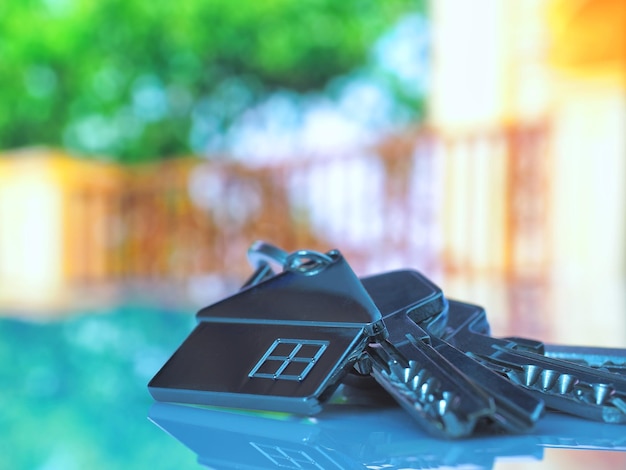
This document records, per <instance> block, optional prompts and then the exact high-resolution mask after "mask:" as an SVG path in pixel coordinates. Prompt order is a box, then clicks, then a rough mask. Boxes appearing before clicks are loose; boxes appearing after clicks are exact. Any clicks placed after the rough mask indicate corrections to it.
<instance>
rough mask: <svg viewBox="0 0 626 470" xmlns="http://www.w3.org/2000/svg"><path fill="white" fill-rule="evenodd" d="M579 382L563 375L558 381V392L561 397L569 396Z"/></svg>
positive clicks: (567, 375)
mask: <svg viewBox="0 0 626 470" xmlns="http://www.w3.org/2000/svg"><path fill="white" fill-rule="evenodd" d="M577 382H578V381H577V380H576V379H575V378H574V377H572V376H571V375H569V374H563V375H561V376H560V377H559V379H558V381H557V386H558V391H559V393H560V394H561V395H567V394H568V393H570V392H571V391H572V390H573V389H574V385H576V383H577Z"/></svg>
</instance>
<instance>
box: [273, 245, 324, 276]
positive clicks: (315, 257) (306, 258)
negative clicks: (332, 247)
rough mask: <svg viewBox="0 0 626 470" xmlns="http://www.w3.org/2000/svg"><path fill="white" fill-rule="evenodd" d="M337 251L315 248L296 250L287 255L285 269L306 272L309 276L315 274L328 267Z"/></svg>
mask: <svg viewBox="0 0 626 470" xmlns="http://www.w3.org/2000/svg"><path fill="white" fill-rule="evenodd" d="M334 253H335V252H333V251H331V252H330V253H329V254H324V253H320V252H319V251H313V250H298V251H294V252H293V253H291V254H290V255H288V256H287V259H286V260H285V264H284V269H285V271H291V272H295V273H300V274H305V275H307V276H313V275H314V274H317V273H319V272H320V271H322V270H323V269H325V268H326V266H328V265H329V264H331V263H332V262H333V258H332V255H333V254H334Z"/></svg>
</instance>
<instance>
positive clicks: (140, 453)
mask: <svg viewBox="0 0 626 470" xmlns="http://www.w3.org/2000/svg"><path fill="white" fill-rule="evenodd" d="M193 325H194V318H193V316H192V315H188V314H184V315H181V314H180V313H178V312H175V311H169V310H167V309H163V308H155V307H154V306H152V307H145V306H137V305H130V304H129V305H124V306H121V307H115V308H110V309H108V310H107V309H103V310H101V311H92V312H84V313H82V314H78V315H72V316H68V317H64V318H55V319H51V320H47V321H41V320H37V321H33V320H25V319H23V318H22V319H19V318H15V317H8V316H5V317H3V318H2V319H0V403H1V405H0V425H1V426H0V451H1V453H0V469H5V468H6V469H46V470H48V469H83V468H90V469H115V468H124V469H126V468H133V469H134V468H150V469H171V468H176V469H181V470H182V469H198V468H200V469H201V468H215V469H235V468H239V469H357V468H358V469H420V468H428V469H434V468H444V469H450V468H464V469H470V468H471V469H478V468H495V469H525V468H531V469H535V468H536V469H553V468H554V469H556V468H570V469H583V468H585V469H587V468H591V467H592V468H594V470H601V469H605V468H606V469H609V468H611V469H616V468H626V452H625V451H626V426H625V425H608V424H603V423H597V422H590V421H584V420H581V419H577V418H574V417H570V416H566V415H561V414H556V413H548V414H547V415H546V416H545V417H544V418H543V419H542V420H541V421H540V422H539V423H538V425H537V427H536V429H535V430H534V431H533V432H532V433H529V434H525V435H520V436H491V437H478V438H473V439H466V440H458V441H446V440H439V439H434V438H431V437H429V436H428V435H426V434H425V433H424V432H423V431H421V429H420V428H418V427H417V426H416V424H415V423H413V422H412V421H411V419H410V418H409V417H408V415H407V414H406V413H404V412H403V411H402V410H401V409H400V408H398V407H396V406H394V405H389V404H378V405H372V406H360V407H358V406H348V405H332V406H328V407H326V408H325V409H324V411H322V413H320V414H318V415H316V416H313V417H303V416H294V415H288V414H281V413H260V412H249V411H243V410H228V409H219V408H209V407H193V406H184V405H176V404H167V403H155V402H154V401H153V400H152V398H151V397H150V395H149V393H148V391H147V388H146V384H147V382H148V381H149V379H150V378H151V377H152V375H153V374H154V373H155V372H156V371H157V370H158V368H159V367H160V366H161V365H162V364H163V363H164V361H165V360H166V359H167V358H168V357H169V355H170V354H171V353H172V352H173V351H174V349H175V348H176V347H177V346H178V345H179V344H180V342H182V340H183V339H184V338H185V337H186V335H187V334H188V333H189V332H190V331H191V329H192V328H193Z"/></svg>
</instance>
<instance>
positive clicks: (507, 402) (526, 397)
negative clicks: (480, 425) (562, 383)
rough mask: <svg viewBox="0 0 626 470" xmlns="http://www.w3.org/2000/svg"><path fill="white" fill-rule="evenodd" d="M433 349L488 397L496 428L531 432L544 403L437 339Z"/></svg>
mask: <svg viewBox="0 0 626 470" xmlns="http://www.w3.org/2000/svg"><path fill="white" fill-rule="evenodd" d="M431 342H432V344H433V346H434V347H435V349H436V350H437V351H438V352H439V353H440V354H441V355H442V356H444V357H445V358H446V359H448V361H450V362H451V363H453V364H454V365H455V366H456V367H458V368H459V369H460V370H462V371H463V372H464V373H465V374H466V375H467V376H468V377H469V378H470V379H471V380H473V381H474V383H476V384H478V385H479V386H480V387H481V388H482V389H483V390H484V391H486V392H488V393H490V394H491V396H492V398H493V400H494V405H495V413H494V420H495V422H496V423H497V425H498V426H499V427H500V428H501V429H504V430H505V431H507V432H511V433H525V432H528V431H530V430H532V429H533V427H534V426H535V424H536V422H537V421H538V420H539V418H541V416H542V415H543V412H544V402H543V400H542V399H540V398H537V397H535V396H533V395H531V394H530V393H528V392H526V391H524V390H523V389H521V388H519V387H517V386H516V385H515V384H513V383H512V382H510V381H509V380H507V379H505V378H504V377H502V376H501V375H499V374H497V373H496V372H494V371H493V370H491V369H490V368H489V367H486V366H484V365H482V364H481V363H479V362H478V361H475V360H473V359H472V358H470V357H469V356H467V355H466V354H465V353H463V351H461V350H459V349H457V348H455V347H454V346H452V345H450V344H449V343H447V342H446V341H443V340H442V339H440V338H437V337H433V338H432V339H431Z"/></svg>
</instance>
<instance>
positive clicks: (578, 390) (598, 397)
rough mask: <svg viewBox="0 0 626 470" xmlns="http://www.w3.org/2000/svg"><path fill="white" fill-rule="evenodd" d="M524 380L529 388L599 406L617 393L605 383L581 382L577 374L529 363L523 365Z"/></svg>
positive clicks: (605, 403)
mask: <svg viewBox="0 0 626 470" xmlns="http://www.w3.org/2000/svg"><path fill="white" fill-rule="evenodd" d="M522 378H523V380H522V381H521V382H522V383H523V384H524V385H525V386H526V387H527V388H530V389H535V390H540V391H542V392H546V393H550V392H553V393H554V392H556V393H558V394H559V395H562V396H570V397H571V398H574V399H576V400H578V401H581V402H585V403H593V404H595V405H598V406H603V405H607V404H608V402H609V401H610V400H611V397H613V396H614V395H615V389H614V387H613V386H612V385H610V384H605V383H592V384H589V383H581V382H580V381H579V380H578V379H577V378H576V377H575V376H573V375H570V374H560V373H558V372H556V371H554V370H550V369H545V370H544V369H541V368H540V367H539V366H537V365H534V364H529V365H526V366H524V367H523V377H522Z"/></svg>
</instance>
